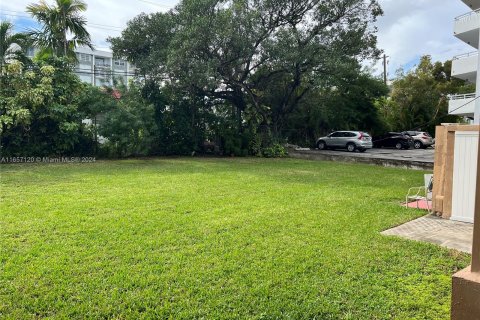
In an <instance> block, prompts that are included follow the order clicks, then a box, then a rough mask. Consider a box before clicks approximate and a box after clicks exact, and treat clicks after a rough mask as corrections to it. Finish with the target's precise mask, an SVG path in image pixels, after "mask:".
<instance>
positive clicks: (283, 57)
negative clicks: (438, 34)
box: [111, 0, 382, 128]
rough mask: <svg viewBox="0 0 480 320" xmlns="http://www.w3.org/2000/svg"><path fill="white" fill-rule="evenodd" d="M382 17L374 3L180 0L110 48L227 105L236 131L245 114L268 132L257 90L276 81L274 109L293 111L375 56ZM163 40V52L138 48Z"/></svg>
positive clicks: (134, 27)
mask: <svg viewBox="0 0 480 320" xmlns="http://www.w3.org/2000/svg"><path fill="white" fill-rule="evenodd" d="M380 14H382V10H381V8H380V6H379V5H378V3H377V1H376V0H368V1H364V0H288V1H285V0H233V1H224V0H183V1H182V2H180V4H179V5H178V6H177V7H176V10H175V11H172V12H170V13H168V14H166V15H151V16H144V17H140V18H139V19H137V20H134V21H132V23H130V24H129V26H128V28H127V29H126V30H125V31H124V32H123V33H122V37H120V38H114V39H111V42H112V44H113V50H114V52H115V53H117V54H121V55H123V56H124V57H126V58H128V59H129V60H130V61H132V62H134V63H135V64H138V65H143V64H146V63H145V62H149V63H153V64H155V65H156V67H155V68H151V69H152V70H154V71H155V72H157V71H158V70H161V71H162V75H165V76H166V77H167V80H168V81H170V82H171V83H172V84H174V85H175V86H176V87H178V88H181V89H183V90H187V91H189V92H194V93H195V94H197V95H198V96H207V97H209V98H210V99H213V100H215V99H220V100H224V101H228V102H229V103H230V104H232V105H233V106H234V107H235V109H236V110H237V116H238V124H239V128H240V127H241V126H242V121H243V119H242V113H243V112H244V111H245V110H246V109H247V108H253V109H255V112H256V113H257V114H259V115H260V116H261V118H262V119H263V120H262V121H263V122H264V124H266V125H270V122H271V121H270V119H271V114H270V111H269V110H270V108H271V107H272V106H268V105H264V104H263V102H262V90H261V89H262V86H264V84H265V83H269V81H271V79H272V77H275V76H278V75H281V76H282V79H283V80H284V87H283V90H281V91H279V92H282V99H280V100H279V101H278V103H279V104H280V106H279V108H277V109H279V110H281V112H283V113H290V112H292V110H294V109H295V108H296V106H297V105H298V102H299V101H300V100H301V99H302V97H303V96H304V95H305V94H306V92H308V91H309V90H311V88H312V87H314V86H316V85H318V81H319V79H325V78H327V77H331V76H335V75H336V74H337V73H338V70H337V69H338V67H339V66H341V65H345V64H352V63H353V64H355V63H356V62H358V61H359V60H362V59H364V58H370V57H374V56H376V55H378V53H379V52H378V50H377V49H376V37H375V28H374V27H373V22H374V21H375V20H376V18H377V16H378V15H380ZM154 25H155V26H156V28H153V26H154ZM139 30H145V31H146V32H139ZM155 30H161V31H160V35H158V34H156V33H155ZM153 39H156V40H153ZM160 39H161V40H164V46H163V47H162V49H160V47H158V48H152V47H151V48H149V49H146V47H144V46H143V45H144V44H146V43H150V42H152V41H154V42H156V43H161V41H160ZM127 44H128V45H130V44H134V46H136V45H137V44H138V48H137V49H135V50H134V49H126V48H127ZM154 57H155V59H153V58H154ZM146 73H147V76H148V75H149V72H148V71H146ZM156 75H157V74H153V75H152V76H156ZM322 81H323V80H322Z"/></svg>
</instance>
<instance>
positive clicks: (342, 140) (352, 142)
mask: <svg viewBox="0 0 480 320" xmlns="http://www.w3.org/2000/svg"><path fill="white" fill-rule="evenodd" d="M317 147H318V149H319V150H325V149H347V150H348V151H350V152H354V151H355V150H358V151H360V152H365V151H366V150H367V149H371V148H372V147H373V145H372V137H371V136H370V135H369V134H368V133H366V132H361V131H335V132H332V133H330V134H329V135H328V136H326V137H322V138H319V139H318V140H317Z"/></svg>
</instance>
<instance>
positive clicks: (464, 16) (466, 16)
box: [455, 9, 480, 21]
mask: <svg viewBox="0 0 480 320" xmlns="http://www.w3.org/2000/svg"><path fill="white" fill-rule="evenodd" d="M478 13H480V9H477V10H475V11H470V12H467V13H465V14H462V15H461V16H458V17H456V18H455V21H467V20H469V19H470V18H472V17H474V16H476V15H477V14H478Z"/></svg>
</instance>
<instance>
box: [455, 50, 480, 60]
mask: <svg viewBox="0 0 480 320" xmlns="http://www.w3.org/2000/svg"><path fill="white" fill-rule="evenodd" d="M473 56H478V51H473V52H469V53H464V54H459V55H458V56H455V57H453V60H460V59H465V58H468V57H473Z"/></svg>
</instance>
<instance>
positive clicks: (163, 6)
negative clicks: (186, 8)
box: [138, 0, 173, 9]
mask: <svg viewBox="0 0 480 320" xmlns="http://www.w3.org/2000/svg"><path fill="white" fill-rule="evenodd" d="M138 1H140V2H145V3H148V4H151V5H154V6H157V7H162V8H167V9H172V8H173V7H172V6H168V5H166V4H161V3H158V2H154V1H149V0H138Z"/></svg>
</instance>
